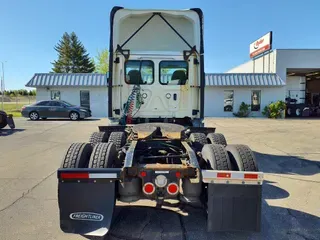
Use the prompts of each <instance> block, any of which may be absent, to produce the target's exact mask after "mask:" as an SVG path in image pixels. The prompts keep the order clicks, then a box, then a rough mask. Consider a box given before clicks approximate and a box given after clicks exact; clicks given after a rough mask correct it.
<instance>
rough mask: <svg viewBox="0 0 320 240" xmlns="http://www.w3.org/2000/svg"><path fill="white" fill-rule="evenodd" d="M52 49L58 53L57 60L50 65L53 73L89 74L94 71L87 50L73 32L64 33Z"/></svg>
mask: <svg viewBox="0 0 320 240" xmlns="http://www.w3.org/2000/svg"><path fill="white" fill-rule="evenodd" d="M54 49H55V50H56V51H57V52H58V60H56V61H54V62H53V63H52V64H53V66H54V67H53V68H52V70H53V72H55V73H91V72H93V71H94V70H95V66H94V63H93V62H92V61H91V59H90V57H89V54H88V53H87V50H86V49H85V47H84V46H83V44H82V43H81V42H80V40H79V39H78V37H77V35H76V34H75V33H74V32H72V33H71V34H68V33H66V32H65V33H64V34H63V36H62V39H61V40H60V41H59V43H58V44H57V45H56V46H55V47H54Z"/></svg>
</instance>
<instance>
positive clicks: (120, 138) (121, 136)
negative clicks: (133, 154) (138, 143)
mask: <svg viewBox="0 0 320 240" xmlns="http://www.w3.org/2000/svg"><path fill="white" fill-rule="evenodd" d="M108 142H111V143H113V144H114V145H116V148H117V149H120V148H122V147H123V146H124V145H125V144H126V134H125V133H124V132H112V133H111V134H110V136H109V140H108Z"/></svg>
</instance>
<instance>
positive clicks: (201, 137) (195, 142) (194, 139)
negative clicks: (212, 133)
mask: <svg viewBox="0 0 320 240" xmlns="http://www.w3.org/2000/svg"><path fill="white" fill-rule="evenodd" d="M189 140H190V141H191V143H192V146H193V147H194V148H195V149H196V151H201V149H202V147H203V145H205V144H208V141H207V136H206V135H205V134H204V133H191V134H190V137H189Z"/></svg>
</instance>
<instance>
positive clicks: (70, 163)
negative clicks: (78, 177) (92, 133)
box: [61, 143, 92, 168]
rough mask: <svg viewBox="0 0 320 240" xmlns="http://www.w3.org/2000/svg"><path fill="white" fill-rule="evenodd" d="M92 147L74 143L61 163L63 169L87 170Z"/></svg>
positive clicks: (86, 144)
mask: <svg viewBox="0 0 320 240" xmlns="http://www.w3.org/2000/svg"><path fill="white" fill-rule="evenodd" d="M91 153H92V146H91V145H90V144H89V143H72V144H71V146H70V147H69V149H68V150H67V152H66V154H65V156H64V159H63V160H62V163H61V168H85V167H87V166H88V162H89V159H90V155H91Z"/></svg>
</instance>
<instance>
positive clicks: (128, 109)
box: [121, 85, 142, 125]
mask: <svg viewBox="0 0 320 240" xmlns="http://www.w3.org/2000/svg"><path fill="white" fill-rule="evenodd" d="M140 90H141V87H140V85H134V86H133V88H132V91H131V93H130V95H129V97H128V100H127V102H126V104H125V107H124V111H123V115H122V117H121V124H122V125H125V124H131V123H132V117H133V116H134V115H133V110H134V109H135V108H136V109H138V110H137V112H138V111H139V109H140V107H141V105H142V97H141V93H140ZM135 103H136V104H135ZM137 112H136V113H137ZM136 113H135V114H136Z"/></svg>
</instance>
